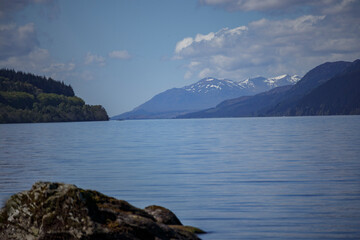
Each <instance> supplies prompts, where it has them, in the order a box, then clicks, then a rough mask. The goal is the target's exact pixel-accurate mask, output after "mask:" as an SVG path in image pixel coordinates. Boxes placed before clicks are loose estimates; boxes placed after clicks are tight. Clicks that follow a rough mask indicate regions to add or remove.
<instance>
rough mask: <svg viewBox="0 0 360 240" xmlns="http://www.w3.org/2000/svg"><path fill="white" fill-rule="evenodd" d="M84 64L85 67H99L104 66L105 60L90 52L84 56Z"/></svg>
mask: <svg viewBox="0 0 360 240" xmlns="http://www.w3.org/2000/svg"><path fill="white" fill-rule="evenodd" d="M84 63H85V64H86V65H89V64H97V65H99V66H105V58H104V57H102V56H99V55H96V54H92V53H91V52H88V53H87V54H86V56H85V61H84Z"/></svg>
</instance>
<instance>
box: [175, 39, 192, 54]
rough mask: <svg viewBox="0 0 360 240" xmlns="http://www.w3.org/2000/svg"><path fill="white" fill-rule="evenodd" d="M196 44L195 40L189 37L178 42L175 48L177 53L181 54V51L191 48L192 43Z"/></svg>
mask: <svg viewBox="0 0 360 240" xmlns="http://www.w3.org/2000/svg"><path fill="white" fill-rule="evenodd" d="M193 42H194V40H193V39H192V38H191V37H189V38H184V39H183V40H181V41H180V42H178V43H177V44H176V47H175V52H176V53H179V52H181V50H183V49H184V48H187V47H188V46H190V45H191V44H192V43H193Z"/></svg>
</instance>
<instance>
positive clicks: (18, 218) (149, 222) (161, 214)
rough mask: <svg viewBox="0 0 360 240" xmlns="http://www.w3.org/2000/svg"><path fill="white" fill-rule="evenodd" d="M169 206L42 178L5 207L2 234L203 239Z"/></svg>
mask: <svg viewBox="0 0 360 240" xmlns="http://www.w3.org/2000/svg"><path fill="white" fill-rule="evenodd" d="M194 229H196V228H193V227H187V226H182V224H181V222H180V220H179V219H178V218H177V217H176V215H175V214H174V213H173V212H171V211H170V210H168V209H166V208H164V207H160V206H154V205H153V206H149V207H147V208H146V209H144V210H143V209H140V208H137V207H134V206H132V205H131V204H129V203H128V202H126V201H124V200H118V199H115V198H112V197H109V196H106V195H104V194H102V193H99V192H97V191H92V190H84V189H81V188H78V187H76V186H75V185H70V184H63V183H51V182H38V183H36V184H34V185H33V187H32V188H31V190H30V191H25V192H21V193H18V194H15V195H13V196H12V197H11V198H10V199H9V200H8V201H7V202H6V205H5V207H4V208H3V209H1V211H0V239H1V240H2V239H12V240H20V239H21V240H22V239H29V240H45V239H63V240H95V239H107V240H112V239H114V240H115V239H164V240H165V239H180V240H182V239H190V240H192V239H199V238H198V237H197V236H196V233H200V232H201V231H198V230H196V231H194Z"/></svg>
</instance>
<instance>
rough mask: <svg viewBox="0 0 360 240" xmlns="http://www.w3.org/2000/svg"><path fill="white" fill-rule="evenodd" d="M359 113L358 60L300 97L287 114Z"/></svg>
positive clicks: (359, 85) (359, 84) (359, 70)
mask: <svg viewBox="0 0 360 240" xmlns="http://www.w3.org/2000/svg"><path fill="white" fill-rule="evenodd" d="M350 114H360V60H356V61H355V62H353V64H351V65H350V66H349V67H348V68H346V69H345V70H344V71H343V72H342V73H341V74H339V75H337V76H335V77H333V78H331V79H330V80H329V81H327V82H326V83H324V84H322V85H321V86H319V87H317V88H315V89H314V90H313V91H311V92H310V93H309V94H307V95H305V96H304V97H303V98H301V99H300V100H299V101H298V102H297V103H296V105H295V106H294V107H292V109H291V110H290V111H289V115H350Z"/></svg>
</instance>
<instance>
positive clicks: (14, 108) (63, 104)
mask: <svg viewBox="0 0 360 240" xmlns="http://www.w3.org/2000/svg"><path fill="white" fill-rule="evenodd" d="M104 120H108V115H107V113H106V111H105V109H104V108H103V107H102V106H100V105H96V106H90V105H87V104H85V102H84V100H82V99H81V98H79V97H76V96H75V94H74V91H73V89H72V87H71V86H69V85H66V84H64V83H63V82H59V81H55V80H53V79H51V78H45V77H40V76H35V75H33V74H30V73H23V72H16V71H14V70H7V69H1V70H0V123H26V122H69V121H104Z"/></svg>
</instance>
